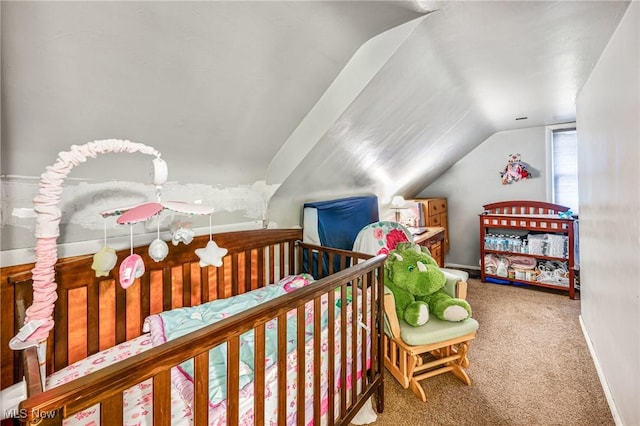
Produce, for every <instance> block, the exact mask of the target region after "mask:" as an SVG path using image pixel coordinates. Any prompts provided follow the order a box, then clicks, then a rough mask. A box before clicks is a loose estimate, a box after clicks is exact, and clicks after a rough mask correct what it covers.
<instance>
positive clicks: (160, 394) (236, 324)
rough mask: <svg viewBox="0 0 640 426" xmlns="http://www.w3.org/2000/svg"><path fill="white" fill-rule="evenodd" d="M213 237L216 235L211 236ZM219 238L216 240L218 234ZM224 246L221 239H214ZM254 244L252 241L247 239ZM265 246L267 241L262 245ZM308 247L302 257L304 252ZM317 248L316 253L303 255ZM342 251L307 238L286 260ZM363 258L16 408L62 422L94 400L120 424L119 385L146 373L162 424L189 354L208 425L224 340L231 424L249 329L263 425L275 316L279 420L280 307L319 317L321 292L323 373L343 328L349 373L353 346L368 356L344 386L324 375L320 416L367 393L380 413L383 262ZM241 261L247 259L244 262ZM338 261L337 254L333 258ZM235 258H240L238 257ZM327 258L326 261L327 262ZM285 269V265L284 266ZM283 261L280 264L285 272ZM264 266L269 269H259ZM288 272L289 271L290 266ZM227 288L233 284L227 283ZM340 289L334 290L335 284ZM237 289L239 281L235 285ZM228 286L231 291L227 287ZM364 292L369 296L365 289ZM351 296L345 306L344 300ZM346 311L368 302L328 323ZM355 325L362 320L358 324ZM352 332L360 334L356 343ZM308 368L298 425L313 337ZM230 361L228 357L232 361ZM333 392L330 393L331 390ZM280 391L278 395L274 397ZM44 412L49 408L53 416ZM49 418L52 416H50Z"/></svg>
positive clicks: (349, 413)
mask: <svg viewBox="0 0 640 426" xmlns="http://www.w3.org/2000/svg"><path fill="white" fill-rule="evenodd" d="M216 239H217V240H218V238H216ZM220 241H222V240H221V239H220ZM219 244H220V245H221V246H224V243H219ZM254 245H255V241H254ZM267 245H268V244H267ZM305 251H306V253H307V256H306V260H304V259H305V258H304V256H303V253H305ZM283 253H284V254H285V256H288V255H289V253H290V252H289V251H287V249H285V250H284V252H283ZM309 254H316V256H309ZM346 254H349V255H350V256H353V255H354V253H352V252H342V251H339V250H334V249H327V248H324V247H314V246H311V245H306V244H302V243H300V244H298V245H297V256H293V257H290V258H288V259H289V260H288V264H289V265H295V267H296V268H295V271H301V270H303V269H305V268H312V265H311V263H310V262H311V261H312V260H313V259H318V258H320V259H322V258H324V257H325V255H326V256H330V257H331V258H332V259H336V258H341V257H344V256H345V255H346ZM368 257H369V256H366V255H362V257H361V258H358V259H355V258H353V257H350V258H349V259H348V260H347V259H345V260H344V262H345V263H343V264H344V265H345V267H346V266H347V265H348V264H349V263H348V262H353V263H356V262H358V263H357V264H356V265H355V266H353V267H351V268H348V269H343V270H341V271H340V272H336V273H333V274H331V275H328V276H326V277H324V278H322V279H320V280H318V281H316V282H315V283H313V284H312V285H309V286H307V287H304V288H302V289H298V290H296V291H295V292H292V293H290V294H288V295H287V296H286V297H280V298H278V299H275V300H272V301H270V302H267V303H265V304H263V305H260V306H258V307H256V308H253V309H251V310H248V311H246V312H243V313H241V314H238V315H234V316H232V317H229V318H226V319H224V320H221V321H220V322H218V323H215V324H212V325H210V326H207V327H205V328H203V329H201V330H199V331H197V332H194V333H191V334H189V335H186V336H183V337H181V338H178V339H176V340H173V341H170V342H168V343H166V344H163V345H161V346H158V347H155V348H153V349H151V350H149V351H145V352H144V353H142V354H139V355H136V356H134V357H132V358H129V359H127V360H125V361H122V362H120V363H118V364H116V365H113V366H110V367H107V368H104V369H102V370H99V371H96V372H94V373H91V374H89V375H87V376H85V377H83V378H80V379H77V380H74V381H73V382H70V383H67V384H63V385H60V386H59V387H56V388H53V389H50V390H47V391H45V392H43V393H39V394H37V395H34V396H32V397H30V398H28V399H27V400H25V401H23V402H22V403H21V405H20V409H21V410H23V411H22V412H25V413H28V418H27V419H26V420H27V421H28V422H32V423H33V424H35V423H37V422H39V421H40V420H41V419H42V418H45V417H48V418H49V419H51V418H52V417H53V418H54V419H55V420H53V421H54V422H55V423H56V424H61V422H62V418H67V417H68V416H70V415H72V414H74V413H76V412H78V411H81V410H83V409H86V408H88V407H91V406H93V405H94V404H96V403H100V405H101V410H100V411H101V418H102V422H101V424H103V425H105V424H109V425H119V424H122V419H123V402H122V401H123V392H124V390H126V389H128V388H130V387H132V386H134V385H135V384H138V383H141V382H143V381H145V380H147V379H149V378H152V379H153V386H154V392H153V418H154V424H155V425H168V424H169V422H170V419H171V417H170V415H168V413H170V410H171V407H170V369H171V368H172V367H174V366H176V365H179V364H180V363H182V362H184V361H187V360H189V359H194V363H195V377H194V384H195V388H196V391H195V394H196V397H195V401H194V409H193V420H194V423H193V424H194V425H196V426H197V425H205V424H208V421H209V419H208V416H209V410H208V400H207V390H208V388H207V382H208V356H209V350H210V349H211V348H213V347H216V346H217V345H220V344H223V343H226V344H227V359H228V360H229V362H228V370H227V378H228V381H227V386H228V387H227V395H228V404H227V413H226V418H227V424H237V423H238V415H239V406H238V391H239V383H238V380H235V379H232V378H237V377H238V369H239V366H238V350H239V349H238V348H239V336H240V335H241V334H243V333H245V332H247V331H250V330H254V333H255V335H256V350H255V358H254V363H255V366H256V368H255V372H254V378H255V384H256V385H255V396H254V410H255V413H256V418H255V424H264V421H265V419H264V416H263V413H264V405H263V404H264V397H265V395H264V382H265V371H264V364H265V351H264V345H265V339H264V337H265V324H266V323H267V322H268V321H270V320H273V319H276V320H277V322H278V325H279V326H278V357H277V359H278V361H277V363H278V423H279V424H283V423H284V419H285V418H286V402H287V401H286V398H285V395H286V389H287V381H286V377H285V376H284V373H282V372H284V371H285V370H286V367H285V363H286V359H287V358H286V356H285V355H286V354H285V352H284V350H285V349H284V348H285V344H286V338H287V336H286V327H284V326H283V324H284V322H285V321H286V319H287V313H288V312H290V311H292V310H293V311H295V315H296V318H297V319H298V321H303V319H304V316H305V307H306V306H309V305H308V304H311V305H312V306H313V315H314V316H315V315H319V311H320V303H321V298H323V297H325V298H328V318H329V320H328V327H329V331H328V332H329V336H337V337H336V339H332V338H330V339H328V344H329V346H330V348H329V354H330V355H329V361H328V362H329V371H333V369H332V367H333V366H334V365H335V363H336V362H338V361H337V360H336V359H335V357H333V356H332V354H333V353H334V351H333V349H334V347H332V345H335V343H336V340H339V341H340V342H341V347H340V349H341V354H340V359H341V360H346V359H347V353H346V351H347V346H348V345H347V344H346V343H347V332H346V330H347V328H351V339H352V340H351V353H352V357H351V358H352V362H353V365H352V371H356V364H357V362H358V358H357V356H356V354H357V353H358V352H357V349H358V347H359V349H360V351H361V355H360V356H361V358H360V362H362V365H366V364H365V362H366V361H367V360H370V363H369V365H370V367H369V369H368V371H367V372H366V373H365V374H363V376H362V377H361V379H360V381H358V378H357V375H356V374H351V378H350V380H351V386H350V389H349V390H348V389H347V388H348V386H346V384H347V380H348V378H347V376H346V373H345V371H346V369H345V368H342V370H341V371H342V372H341V377H340V383H335V382H334V380H333V374H329V390H330V391H329V392H328V398H329V402H328V405H329V412H328V413H327V415H328V416H329V417H328V418H329V419H334V421H330V423H333V424H348V422H349V421H350V420H351V418H352V417H353V415H355V413H356V412H357V410H358V409H359V408H360V407H361V406H362V405H363V404H364V402H365V401H366V400H367V399H368V398H369V397H371V396H376V397H377V398H378V410H379V411H382V406H383V405H382V404H383V400H382V396H383V388H382V376H383V364H382V358H381V357H380V356H379V354H378V352H379V350H378V349H379V348H380V347H381V345H382V341H381V339H382V334H381V330H380V326H379V324H381V320H382V300H383V282H382V280H383V263H384V259H385V257H384V256H378V257H375V258H370V259H368V260H364V259H365V258H368ZM244 262H246V264H248V261H246V260H245V261H244ZM340 262H343V260H340ZM239 263H242V262H241V261H239ZM331 263H332V264H333V262H331ZM289 267H290V266H289ZM289 267H285V268H284V269H281V272H282V271H286V270H288V268H289ZM266 269H268V268H266ZM291 272H294V270H293V269H292V270H291ZM252 285H253V284H251V285H249V281H245V282H244V288H245V289H246V288H247V286H248V287H251V286H252ZM232 286H233V284H232ZM348 287H351V288H352V289H355V288H360V289H363V290H364V289H370V292H369V293H367V292H366V291H361V292H360V293H358V294H360V295H361V297H358V296H354V297H353V300H349V301H348ZM337 288H338V289H339V292H338V294H339V296H337V295H336V292H335V290H336V289H337ZM238 289H240V285H238ZM232 291H233V290H232ZM366 294H370V295H371V297H370V299H368V298H367V297H366V296H365V295H366ZM348 302H350V304H348ZM338 303H339V304H340V306H343V307H347V306H350V308H351V309H352V315H353V318H354V319H355V318H358V315H357V313H358V312H367V311H368V310H367V309H366V308H367V304H368V303H369V304H370V307H371V308H372V309H371V310H370V312H371V314H370V315H371V317H370V318H367V317H366V316H367V314H365V317H364V318H358V320H353V321H351V322H350V323H347V321H346V319H347V318H346V314H347V309H349V307H347V308H346V309H341V311H340V315H341V322H340V327H337V324H336V322H335V321H334V314H335V309H336V304H338ZM360 323H362V324H363V325H364V326H361V325H360ZM317 324H319V321H314V331H313V333H314V337H315V336H319V333H320V330H319V325H317ZM366 324H369V327H370V331H371V336H370V337H371V339H370V344H369V345H368V344H367V337H366V336H367V334H366V333H367V331H366V329H365V328H366ZM298 333H304V327H298ZM358 334H360V336H361V337H362V339H361V341H360V344H359V345H358V338H357V336H358ZM298 337H299V338H298V339H297V341H298V348H297V354H298V363H299V364H298V365H299V366H300V365H302V366H304V361H305V360H304V357H305V352H304V348H303V347H301V345H302V346H303V345H304V341H305V340H304V334H299V335H298ZM314 345H315V346H314V351H313V352H314V355H313V357H314V371H313V378H312V381H313V383H309V384H308V383H306V382H305V383H302V382H300V381H299V380H300V379H298V383H297V389H298V397H297V413H298V414H297V424H304V413H305V405H304V401H305V398H304V394H305V389H306V388H308V387H311V388H312V389H313V392H314V395H319V394H320V384H319V383H320V376H321V374H323V372H321V371H320V359H319V355H318V354H319V353H320V347H319V345H320V339H317V338H314ZM232 360H235V362H234V361H232ZM300 368H301V367H299V369H298V377H304V374H303V373H304V372H303V371H301V370H300ZM331 390H335V392H333V391H331ZM281 396H282V397H281ZM336 398H339V400H340V404H339V407H340V408H339V411H338V412H334V410H333V407H334V403H335V402H336V400H335V399H336ZM313 410H314V412H313V418H314V419H316V418H317V419H319V418H320V411H319V410H320V408H319V404H314V409H313ZM51 413H55V414H56V415H55V416H52V415H51ZM50 421H51V420H50Z"/></svg>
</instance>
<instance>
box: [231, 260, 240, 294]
mask: <svg viewBox="0 0 640 426" xmlns="http://www.w3.org/2000/svg"><path fill="white" fill-rule="evenodd" d="M231 270H232V271H233V272H231V295H232V296H235V295H237V294H238V253H233V254H232V255H231Z"/></svg>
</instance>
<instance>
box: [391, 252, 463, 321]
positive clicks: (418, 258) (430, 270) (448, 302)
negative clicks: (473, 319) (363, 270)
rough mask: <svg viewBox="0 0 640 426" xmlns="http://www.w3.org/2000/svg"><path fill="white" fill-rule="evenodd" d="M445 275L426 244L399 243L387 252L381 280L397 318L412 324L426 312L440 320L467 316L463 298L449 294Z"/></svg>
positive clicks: (459, 319) (424, 318)
mask: <svg viewBox="0 0 640 426" xmlns="http://www.w3.org/2000/svg"><path fill="white" fill-rule="evenodd" d="M446 281H447V279H446V277H445V274H444V272H442V271H441V270H440V268H439V267H438V264H437V263H436V261H435V260H434V259H433V258H432V257H431V255H430V254H429V250H428V249H427V248H426V247H422V246H419V245H417V244H413V243H400V244H398V245H397V246H396V248H395V249H393V250H391V251H390V252H389V256H388V257H387V261H386V263H385V280H384V284H385V286H387V288H389V290H391V291H392V292H393V296H394V299H395V303H396V313H397V315H398V318H403V319H404V320H405V321H406V322H407V324H409V325H412V326H414V327H418V326H421V325H424V324H426V323H427V321H429V313H431V314H433V315H435V316H436V317H437V318H439V319H441V320H443V321H463V320H465V319H467V318H469V317H470V316H471V306H469V303H468V302H467V301H466V300H463V299H458V298H455V297H452V296H450V295H449V294H448V293H447V292H446V291H445V290H444V286H445V283H446Z"/></svg>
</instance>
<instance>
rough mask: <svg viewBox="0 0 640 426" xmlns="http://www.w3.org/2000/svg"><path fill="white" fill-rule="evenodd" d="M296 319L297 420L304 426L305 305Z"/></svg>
mask: <svg viewBox="0 0 640 426" xmlns="http://www.w3.org/2000/svg"><path fill="white" fill-rule="evenodd" d="M297 314H298V315H297V318H296V321H297V323H296V331H297V333H296V334H297V336H296V342H297V345H296V349H297V355H298V372H297V376H296V381H297V384H296V386H297V395H296V405H297V410H296V420H297V424H298V426H304V417H305V400H304V390H305V387H306V383H305V374H304V373H305V367H306V359H305V328H306V327H305V305H300V306H298V312H297Z"/></svg>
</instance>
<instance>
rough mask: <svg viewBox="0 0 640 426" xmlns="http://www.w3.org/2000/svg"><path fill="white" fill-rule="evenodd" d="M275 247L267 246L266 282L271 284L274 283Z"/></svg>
mask: <svg viewBox="0 0 640 426" xmlns="http://www.w3.org/2000/svg"><path fill="white" fill-rule="evenodd" d="M275 249H276V248H275V246H274V245H273V244H272V245H270V246H269V277H268V278H269V280H268V282H270V283H273V282H275V281H276V279H275V275H276V272H275V271H276V259H275V258H276V256H275V253H276V252H275Z"/></svg>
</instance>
